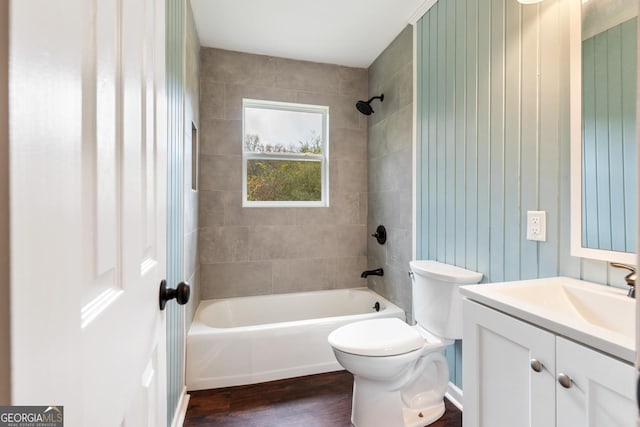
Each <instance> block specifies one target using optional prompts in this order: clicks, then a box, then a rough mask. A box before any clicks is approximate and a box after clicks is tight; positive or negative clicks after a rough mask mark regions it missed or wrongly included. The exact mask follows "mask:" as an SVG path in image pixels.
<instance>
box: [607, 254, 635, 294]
mask: <svg viewBox="0 0 640 427" xmlns="http://www.w3.org/2000/svg"><path fill="white" fill-rule="evenodd" d="M611 267H616V268H624V269H625V270H629V271H630V272H631V273H629V274H627V275H626V276H624V280H625V282H627V285H628V286H629V292H628V293H627V296H628V297H629V298H635V297H636V269H635V267H631V266H630V265H627V264H620V263H617V262H612V263H611Z"/></svg>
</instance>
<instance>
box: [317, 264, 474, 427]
mask: <svg viewBox="0 0 640 427" xmlns="http://www.w3.org/2000/svg"><path fill="white" fill-rule="evenodd" d="M410 267H411V271H412V272H413V278H414V279H413V280H414V282H413V289H412V295H413V298H414V315H415V318H416V321H417V324H416V325H415V326H409V325H407V324H406V323H404V322H403V321H401V320H399V319H396V318H393V319H373V320H365V321H361V322H355V323H351V324H348V325H345V326H342V327H340V328H338V329H336V330H335V331H333V332H331V334H329V338H328V340H329V344H330V345H331V347H332V348H333V352H334V354H335V356H336V359H337V360H338V362H339V363H340V364H341V365H342V367H344V368H345V369H346V370H347V371H349V372H351V373H352V374H353V375H354V385H353V405H352V413H351V423H352V424H353V425H354V426H355V427H422V426H426V425H428V424H431V423H433V422H434V421H436V420H437V419H438V418H440V417H441V416H442V414H444V394H445V392H446V389H447V386H448V383H449V368H448V366H447V361H446V358H445V357H444V354H443V353H444V349H445V348H446V347H447V346H448V345H450V344H452V343H453V340H454V339H458V338H461V337H462V307H461V297H460V294H459V292H458V287H459V286H460V285H463V284H465V285H466V284H472V283H477V282H479V281H480V280H481V279H482V274H480V273H475V272H472V271H469V270H465V269H462V268H459V267H455V266H450V265H446V264H442V263H438V262H435V261H412V262H411V263H410Z"/></svg>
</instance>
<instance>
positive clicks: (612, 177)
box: [570, 0, 637, 265]
mask: <svg viewBox="0 0 640 427" xmlns="http://www.w3.org/2000/svg"><path fill="white" fill-rule="evenodd" d="M571 4H572V8H573V10H572V11H571V58H570V62H571V255H574V256H580V257H584V258H594V259H600V260H605V261H619V262H625V263H631V264H634V265H635V264H636V256H635V252H636V235H637V231H636V221H637V220H636V218H637V212H636V209H637V208H636V195H637V178H636V170H637V154H636V146H637V139H636V129H637V128H636V78H637V71H636V70H637V65H636V63H637V61H636V52H637V2H636V0H582V1H581V2H579V1H573V2H571Z"/></svg>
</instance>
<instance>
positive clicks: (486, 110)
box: [416, 0, 617, 386]
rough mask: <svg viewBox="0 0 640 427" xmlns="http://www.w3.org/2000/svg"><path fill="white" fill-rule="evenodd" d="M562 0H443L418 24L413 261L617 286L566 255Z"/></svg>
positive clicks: (601, 270) (456, 356) (593, 266)
mask: <svg viewBox="0 0 640 427" xmlns="http://www.w3.org/2000/svg"><path fill="white" fill-rule="evenodd" d="M569 1H572V0H545V1H544V2H542V3H538V4H534V5H522V4H520V3H518V2H517V1H516V0H440V1H438V2H437V3H436V4H435V5H434V6H433V7H432V8H431V9H430V10H429V11H428V12H427V13H426V14H425V15H424V16H423V18H421V20H420V21H419V22H418V23H417V25H416V31H417V75H418V78H417V178H416V180H417V182H416V185H417V194H418V197H417V202H416V208H417V212H416V215H417V216H416V227H417V248H416V249H417V256H418V257H419V258H423V259H435V260H438V261H441V262H446V263H448V264H453V265H457V266H460V267H464V268H468V269H470V270H474V271H479V272H481V273H483V274H484V279H483V282H485V283H486V282H499V281H507V280H519V279H529V278H537V277H548V276H557V275H567V276H571V277H577V278H582V279H586V280H591V281H595V282H600V283H608V282H609V281H610V280H613V279H615V280H617V276H615V273H613V272H611V271H610V270H609V268H608V267H607V264H606V263H604V262H601V261H591V260H584V259H579V258H574V257H571V256H570V252H569V248H570V241H569V221H570V216H569V215H570V212H569V210H570V206H569V172H570V171H569V81H570V80H569V79H570V74H569ZM529 210H543V211H546V212H547V241H546V242H533V241H528V240H526V233H525V224H526V215H527V211H529ZM612 276H613V278H612ZM461 351H462V345H461V343H460V342H457V343H456V345H455V349H450V350H449V351H448V352H447V356H448V358H449V362H450V368H451V369H450V371H451V381H452V382H454V383H455V384H456V385H458V386H462V370H461Z"/></svg>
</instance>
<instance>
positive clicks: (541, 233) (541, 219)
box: [527, 211, 547, 242]
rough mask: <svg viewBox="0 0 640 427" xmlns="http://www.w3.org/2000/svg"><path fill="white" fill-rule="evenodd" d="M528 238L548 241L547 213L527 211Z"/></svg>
mask: <svg viewBox="0 0 640 427" xmlns="http://www.w3.org/2000/svg"><path fill="white" fill-rule="evenodd" d="M527 240H536V241H539V242H546V241H547V213H546V212H545V211H527Z"/></svg>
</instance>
